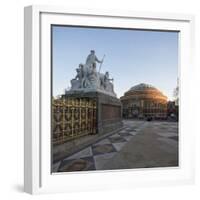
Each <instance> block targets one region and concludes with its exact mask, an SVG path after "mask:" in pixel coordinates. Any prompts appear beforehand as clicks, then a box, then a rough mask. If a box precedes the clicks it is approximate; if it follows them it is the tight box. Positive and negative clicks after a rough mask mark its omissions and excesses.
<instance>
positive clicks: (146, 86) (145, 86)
mask: <svg viewBox="0 0 200 200" xmlns="http://www.w3.org/2000/svg"><path fill="white" fill-rule="evenodd" d="M142 90H158V89H156V88H155V87H154V86H152V85H150V84H146V83H140V84H138V85H135V86H133V87H131V88H130V90H129V91H142Z"/></svg>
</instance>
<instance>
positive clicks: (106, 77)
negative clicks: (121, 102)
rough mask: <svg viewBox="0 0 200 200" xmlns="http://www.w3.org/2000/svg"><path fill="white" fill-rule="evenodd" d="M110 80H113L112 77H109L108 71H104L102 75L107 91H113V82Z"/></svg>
mask: <svg viewBox="0 0 200 200" xmlns="http://www.w3.org/2000/svg"><path fill="white" fill-rule="evenodd" d="M110 81H113V78H112V79H111V78H109V72H106V73H105V75H104V88H105V90H107V91H108V92H113V84H112V83H111V82H110Z"/></svg>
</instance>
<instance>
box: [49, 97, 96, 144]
mask: <svg viewBox="0 0 200 200" xmlns="http://www.w3.org/2000/svg"><path fill="white" fill-rule="evenodd" d="M96 115H97V106H96V99H94V98H72V97H70V98H63V99H53V100H52V140H53V143H54V144H60V143H64V142H66V141H68V140H72V139H75V138H78V137H81V136H83V135H88V134H95V133H96V132H97V128H96Z"/></svg>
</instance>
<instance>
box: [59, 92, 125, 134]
mask: <svg viewBox="0 0 200 200" xmlns="http://www.w3.org/2000/svg"><path fill="white" fill-rule="evenodd" d="M67 97H73V98H92V99H95V100H96V105H97V113H96V115H97V116H96V123H97V124H96V127H97V134H99V135H102V134H105V133H108V132H111V131H114V130H117V129H119V128H120V127H122V125H123V124H122V106H121V102H120V100H119V99H118V98H116V97H115V96H111V95H108V94H106V93H102V92H99V91H96V92H95V91H90V92H85V91H73V92H72V91H70V92H69V93H68V92H66V94H65V95H63V98H67Z"/></svg>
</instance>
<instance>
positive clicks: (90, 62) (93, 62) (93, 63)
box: [86, 50, 102, 70]
mask: <svg viewBox="0 0 200 200" xmlns="http://www.w3.org/2000/svg"><path fill="white" fill-rule="evenodd" d="M96 62H98V63H102V61H100V60H99V59H98V58H97V56H96V55H95V51H94V50H91V51H90V54H89V55H88V57H87V59H86V65H87V66H89V67H91V68H93V69H94V70H96Z"/></svg>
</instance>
